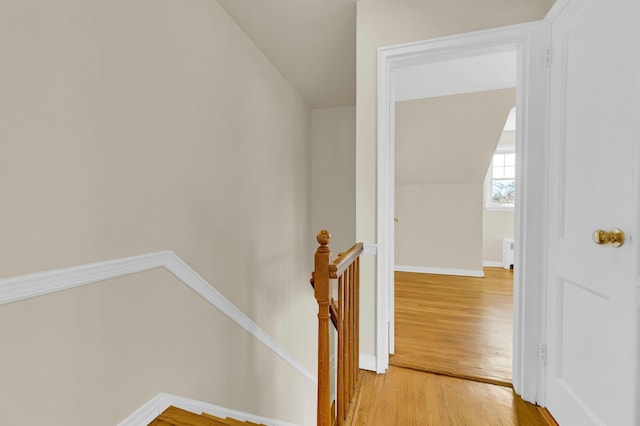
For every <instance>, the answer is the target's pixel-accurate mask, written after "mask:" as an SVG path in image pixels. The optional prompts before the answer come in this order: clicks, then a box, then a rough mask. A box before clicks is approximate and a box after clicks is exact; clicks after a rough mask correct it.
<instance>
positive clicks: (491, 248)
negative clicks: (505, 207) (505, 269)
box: [482, 210, 515, 262]
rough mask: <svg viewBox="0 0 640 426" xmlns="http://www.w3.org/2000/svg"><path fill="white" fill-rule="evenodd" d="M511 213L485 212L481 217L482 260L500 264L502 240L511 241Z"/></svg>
mask: <svg viewBox="0 0 640 426" xmlns="http://www.w3.org/2000/svg"><path fill="white" fill-rule="evenodd" d="M514 226H515V225H514V215H513V211H487V210H485V212H484V215H483V216H482V260H484V261H487V262H502V240H503V239H505V238H508V239H513V235H514V229H515V228H514Z"/></svg>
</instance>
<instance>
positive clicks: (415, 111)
mask: <svg viewBox="0 0 640 426" xmlns="http://www.w3.org/2000/svg"><path fill="white" fill-rule="evenodd" d="M514 103H515V89H513V88H511V89H501V90H490V91H484V92H476V93H467V94H462V95H453V96H442V97H435V98H427V99H418V100H412V101H405V102H397V103H396V111H395V117H396V123H395V130H396V135H395V155H396V156H395V175H396V176H395V183H396V186H395V191H396V199H395V213H396V216H397V217H399V218H400V222H399V223H398V225H396V227H395V264H396V265H397V266H410V267H414V268H416V267H417V268H444V269H457V270H468V271H476V272H479V273H481V271H482V260H483V259H482V242H483V229H482V211H483V199H482V195H483V185H482V184H483V181H484V177H485V175H486V172H487V167H488V165H489V163H490V162H491V156H492V155H493V153H494V151H495V149H496V145H497V144H498V140H499V138H500V135H501V134H502V129H503V128H504V123H505V120H506V119H507V115H508V114H509V111H510V110H511V108H513V105H514ZM452 272H453V271H452Z"/></svg>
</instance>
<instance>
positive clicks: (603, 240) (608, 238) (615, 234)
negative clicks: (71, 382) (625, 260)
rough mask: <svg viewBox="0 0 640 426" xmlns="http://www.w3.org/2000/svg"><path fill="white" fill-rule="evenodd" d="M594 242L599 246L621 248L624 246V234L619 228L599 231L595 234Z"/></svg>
mask: <svg viewBox="0 0 640 426" xmlns="http://www.w3.org/2000/svg"><path fill="white" fill-rule="evenodd" d="M592 238H593V242H594V243H596V244H599V245H604V244H609V245H610V246H613V247H620V246H621V245H622V244H624V232H622V231H621V230H619V229H618V228H613V229H611V230H609V232H607V231H603V230H602V229H598V230H597V231H595V232H594V233H593V236H592Z"/></svg>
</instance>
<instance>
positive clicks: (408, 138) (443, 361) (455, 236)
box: [390, 50, 517, 386]
mask: <svg viewBox="0 0 640 426" xmlns="http://www.w3.org/2000/svg"><path fill="white" fill-rule="evenodd" d="M516 62H517V61H516V52H515V51H514V50H512V51H505V52H498V53H491V54H486V55H480V56H474V57H468V58H462V59H456V60H448V61H442V62H438V63H434V64H426V65H418V66H416V67H407V68H405V69H403V70H400V71H398V72H395V73H394V77H395V80H394V86H395V87H396V99H395V123H394V124H395V167H394V169H395V176H394V178H395V179H394V180H395V184H394V194H395V199H394V200H393V203H394V211H395V227H394V235H395V238H394V241H393V243H394V253H395V259H394V271H395V273H394V278H395V280H394V284H395V285H394V289H395V294H394V296H395V297H394V300H395V302H396V303H395V309H394V312H393V315H394V324H395V329H394V332H395V333H394V335H395V336H396V339H395V347H394V351H393V352H394V354H393V355H391V357H390V364H391V365H395V366H401V367H409V368H412V369H417V370H423V371H430V372H436V373H440V374H447V375H452V376H459V377H464V378H468V379H475V380H479V381H485V382H489V383H495V384H501V385H505V386H510V385H511V380H512V371H511V365H512V347H513V333H512V328H513V327H512V325H513V314H512V313H513V274H512V271H511V269H510V266H511V265H512V264H513V259H512V256H508V255H509V254H510V253H511V252H510V251H507V253H506V254H507V256H504V257H508V258H505V259H504V263H503V250H502V248H503V245H504V244H503V243H504V242H507V243H508V244H509V247H513V241H514V204H515V170H516V167H515V142H516V138H515V115H513V114H512V113H511V111H513V110H514V108H515V103H516V89H515V84H516ZM422 79H425V80H426V81H422ZM434 94H435V96H434ZM505 263H506V268H507V269H506V270H505V269H503V265H504V264H505Z"/></svg>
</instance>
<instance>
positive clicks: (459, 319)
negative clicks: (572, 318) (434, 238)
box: [390, 268, 513, 386]
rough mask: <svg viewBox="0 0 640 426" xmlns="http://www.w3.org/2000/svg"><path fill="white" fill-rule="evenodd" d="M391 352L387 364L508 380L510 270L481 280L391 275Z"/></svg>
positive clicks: (491, 270)
mask: <svg viewBox="0 0 640 426" xmlns="http://www.w3.org/2000/svg"><path fill="white" fill-rule="evenodd" d="M395 306H396V308H395V332H396V348H395V349H396V353H395V355H393V356H392V357H391V360H390V363H391V364H392V365H395V366H400V367H406V368H414V369H418V370H423V371H430V372H435V373H440V374H447V375H452V376H456V377H463V378H471V379H473V380H480V381H484V382H487V383H494V384H501V385H505V386H509V385H510V384H511V378H512V376H511V363H512V339H513V320H512V317H513V272H512V271H510V270H505V269H502V268H485V278H471V277H457V276H448V275H432V274H416V273H407V272H396V274H395Z"/></svg>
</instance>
